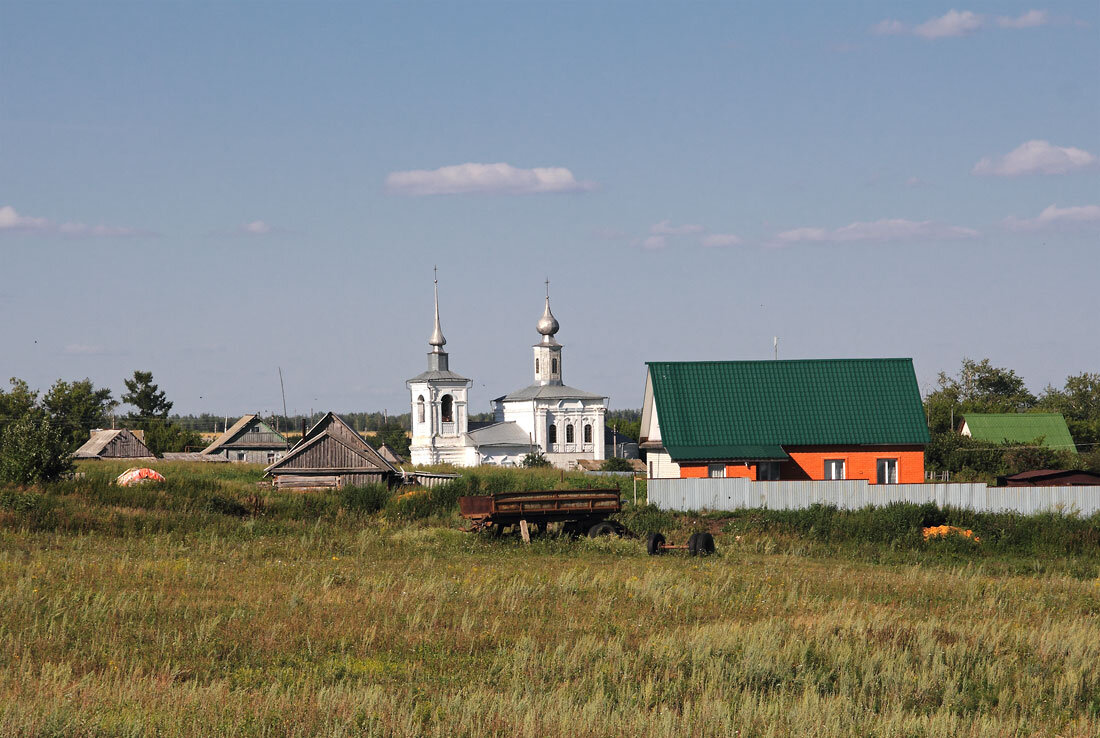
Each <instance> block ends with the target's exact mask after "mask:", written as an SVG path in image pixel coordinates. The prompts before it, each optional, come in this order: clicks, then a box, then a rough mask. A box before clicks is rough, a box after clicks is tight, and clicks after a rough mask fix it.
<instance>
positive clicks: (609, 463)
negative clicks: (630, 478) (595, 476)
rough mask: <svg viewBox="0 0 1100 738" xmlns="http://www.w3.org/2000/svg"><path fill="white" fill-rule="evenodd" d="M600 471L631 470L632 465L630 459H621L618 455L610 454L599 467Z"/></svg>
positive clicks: (632, 468) (632, 469)
mask: <svg viewBox="0 0 1100 738" xmlns="http://www.w3.org/2000/svg"><path fill="white" fill-rule="evenodd" d="M600 471H609V472H632V471H634V465H633V464H631V463H630V459H622V458H619V457H618V456H612V457H611V458H610V459H607V460H606V461H604V462H603V465H602V466H601V467H600Z"/></svg>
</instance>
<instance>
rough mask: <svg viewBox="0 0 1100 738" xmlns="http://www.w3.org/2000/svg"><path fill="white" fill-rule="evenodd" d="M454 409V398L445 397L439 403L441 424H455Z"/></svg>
mask: <svg viewBox="0 0 1100 738" xmlns="http://www.w3.org/2000/svg"><path fill="white" fill-rule="evenodd" d="M454 407H455V401H454V398H453V397H451V396H450V395H443V399H442V400H440V402H439V416H440V417H439V419H440V421H441V422H443V423H453V422H454V421H455V414H454Z"/></svg>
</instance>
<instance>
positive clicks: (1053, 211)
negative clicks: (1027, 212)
mask: <svg viewBox="0 0 1100 738" xmlns="http://www.w3.org/2000/svg"><path fill="white" fill-rule="evenodd" d="M1004 223H1005V225H1006V226H1007V227H1009V228H1011V229H1012V230H1014V231H1033V230H1038V229H1040V228H1053V227H1062V226H1068V227H1074V226H1076V227H1081V226H1091V225H1100V205H1075V206H1070V207H1068V208H1060V207H1058V206H1057V205H1050V206H1048V207H1046V208H1044V209H1043V212H1041V213H1039V215H1038V216H1037V217H1035V218H1014V217H1010V218H1005V221H1004Z"/></svg>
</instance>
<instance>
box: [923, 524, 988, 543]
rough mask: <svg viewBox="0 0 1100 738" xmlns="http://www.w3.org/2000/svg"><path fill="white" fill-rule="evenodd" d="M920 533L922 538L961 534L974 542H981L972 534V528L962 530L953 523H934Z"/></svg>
mask: <svg viewBox="0 0 1100 738" xmlns="http://www.w3.org/2000/svg"><path fill="white" fill-rule="evenodd" d="M921 533H922V534H923V535H924V540H926V541H927V540H929V539H930V538H946V537H947V536H962V537H963V538H969V539H970V540H972V541H974V543H981V541H982V539H981V538H979V537H978V536H976V535H974V531H972V530H969V529H967V530H963V529H962V528H958V527H956V526H954V525H934V526H932V527H931V528H924V529H923V530H922V531H921Z"/></svg>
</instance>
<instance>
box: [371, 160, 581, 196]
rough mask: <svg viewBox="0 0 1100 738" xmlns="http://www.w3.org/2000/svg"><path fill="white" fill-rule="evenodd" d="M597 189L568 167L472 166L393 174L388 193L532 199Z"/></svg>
mask: <svg viewBox="0 0 1100 738" xmlns="http://www.w3.org/2000/svg"><path fill="white" fill-rule="evenodd" d="M594 186H595V185H594V184H593V183H591V182H580V181H578V180H577V179H576V178H575V177H574V176H573V173H572V172H571V171H569V170H568V169H566V168H564V167H535V168H533V169H519V168H517V167H514V166H512V165H511V164H505V163H504V162H500V163H497V164H476V163H473V162H469V163H466V164H457V165H455V166H448V167H440V168H439V169H414V170H411V171H407V172H390V174H389V175H388V176H387V177H386V191H387V192H389V193H391V194H395V195H411V196H421V195H457V194H464V193H472V192H479V193H485V194H493V195H530V194H535V193H543V192H583V191H585V190H590V189H592V188H593V187H594Z"/></svg>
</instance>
